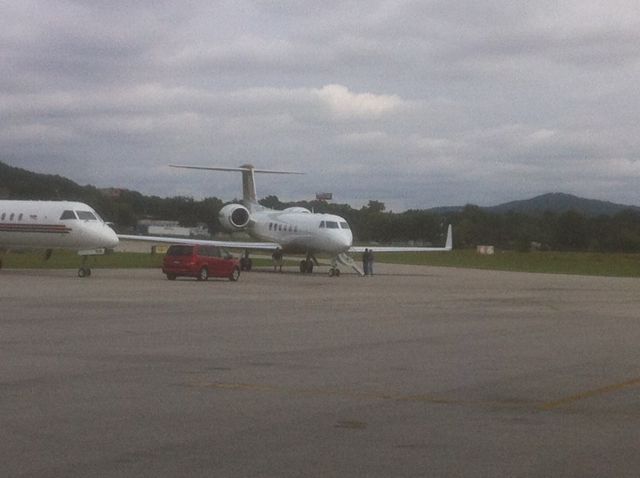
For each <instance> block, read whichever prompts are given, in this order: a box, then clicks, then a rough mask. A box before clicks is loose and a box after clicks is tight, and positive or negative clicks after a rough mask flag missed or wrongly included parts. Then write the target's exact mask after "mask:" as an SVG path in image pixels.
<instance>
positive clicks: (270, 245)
mask: <svg viewBox="0 0 640 478" xmlns="http://www.w3.org/2000/svg"><path fill="white" fill-rule="evenodd" d="M118 239H120V240H123V241H141V242H153V243H162V244H201V245H203V246H217V247H224V248H225V249H253V250H261V251H274V250H276V249H277V248H278V247H280V246H279V245H278V244H276V243H274V242H237V241H211V240H207V239H182V238H179V237H163V236H132V235H126V234H118Z"/></svg>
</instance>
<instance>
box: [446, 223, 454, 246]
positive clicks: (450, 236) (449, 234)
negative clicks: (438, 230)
mask: <svg viewBox="0 0 640 478" xmlns="http://www.w3.org/2000/svg"><path fill="white" fill-rule="evenodd" d="M444 249H445V250H446V251H450V250H452V249H453V231H452V227H451V224H449V228H448V229H447V242H446V243H445V245H444Z"/></svg>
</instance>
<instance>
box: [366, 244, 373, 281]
mask: <svg viewBox="0 0 640 478" xmlns="http://www.w3.org/2000/svg"><path fill="white" fill-rule="evenodd" d="M367 270H368V271H369V275H370V276H372V275H373V251H372V250H371V249H369V257H368V265H367Z"/></svg>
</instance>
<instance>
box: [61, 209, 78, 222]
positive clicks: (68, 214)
mask: <svg viewBox="0 0 640 478" xmlns="http://www.w3.org/2000/svg"><path fill="white" fill-rule="evenodd" d="M67 219H77V217H76V213H75V212H73V211H64V212H63V213H62V216H60V220H62V221H64V220H67Z"/></svg>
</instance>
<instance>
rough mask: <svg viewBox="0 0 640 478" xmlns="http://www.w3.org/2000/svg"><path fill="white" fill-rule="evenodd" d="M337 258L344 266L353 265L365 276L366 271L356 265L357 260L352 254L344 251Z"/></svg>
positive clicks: (354, 268) (355, 269) (353, 267)
mask: <svg viewBox="0 0 640 478" xmlns="http://www.w3.org/2000/svg"><path fill="white" fill-rule="evenodd" d="M336 260H337V261H338V262H339V263H340V264H342V265H344V266H347V267H351V268H352V269H353V270H354V271H356V272H357V273H358V274H359V275H360V276H361V277H364V272H362V269H360V268H359V267H358V266H357V265H356V262H355V261H354V260H353V258H352V257H351V256H350V255H348V254H346V253H344V252H343V253H342V254H338V257H336Z"/></svg>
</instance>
